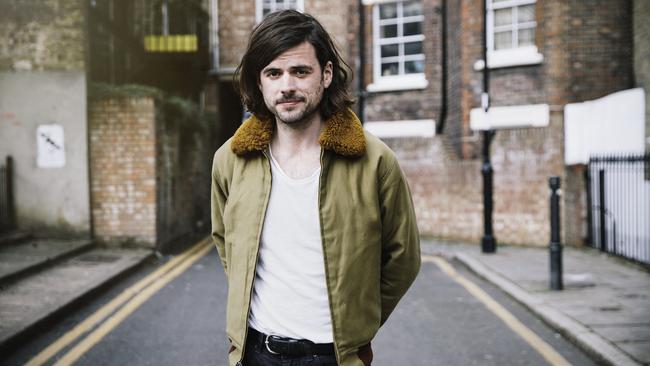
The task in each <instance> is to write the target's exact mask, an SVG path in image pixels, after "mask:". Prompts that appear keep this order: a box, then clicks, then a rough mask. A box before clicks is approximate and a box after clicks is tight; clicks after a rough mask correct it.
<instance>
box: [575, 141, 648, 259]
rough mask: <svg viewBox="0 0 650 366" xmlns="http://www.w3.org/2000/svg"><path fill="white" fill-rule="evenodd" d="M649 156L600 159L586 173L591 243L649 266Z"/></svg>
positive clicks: (606, 157)
mask: <svg viewBox="0 0 650 366" xmlns="http://www.w3.org/2000/svg"><path fill="white" fill-rule="evenodd" d="M649 169H650V154H646V155H625V156H597V157H592V158H591V159H589V168H588V170H587V183H588V186H589V189H588V192H587V199H588V205H589V207H590V209H589V211H588V215H589V218H588V223H589V233H588V242H589V244H590V245H591V246H593V247H594V248H597V249H600V250H601V251H605V252H609V253H612V254H616V255H619V256H622V257H625V258H629V259H632V260H635V261H639V262H641V263H645V264H650V180H648V179H647V177H648V176H650V175H649V174H648V170H649Z"/></svg>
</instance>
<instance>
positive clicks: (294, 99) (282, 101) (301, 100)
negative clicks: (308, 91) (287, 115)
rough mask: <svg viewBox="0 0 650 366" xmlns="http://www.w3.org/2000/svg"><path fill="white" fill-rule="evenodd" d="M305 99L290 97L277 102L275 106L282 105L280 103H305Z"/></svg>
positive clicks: (295, 96) (296, 96)
mask: <svg viewBox="0 0 650 366" xmlns="http://www.w3.org/2000/svg"><path fill="white" fill-rule="evenodd" d="M304 101H305V98H303V97H301V96H298V95H290V96H286V97H282V98H280V99H278V100H276V101H275V104H280V103H291V102H304Z"/></svg>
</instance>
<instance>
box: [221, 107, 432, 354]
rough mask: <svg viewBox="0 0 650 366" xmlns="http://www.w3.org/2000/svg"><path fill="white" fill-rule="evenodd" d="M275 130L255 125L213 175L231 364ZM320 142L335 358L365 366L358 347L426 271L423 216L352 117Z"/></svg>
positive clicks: (335, 124) (239, 344)
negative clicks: (225, 279)
mask: <svg viewBox="0 0 650 366" xmlns="http://www.w3.org/2000/svg"><path fill="white" fill-rule="evenodd" d="M273 131H274V124H273V123H272V122H270V121H262V120H260V119H257V118H256V117H255V116H253V117H251V118H249V119H248V120H246V121H245V122H244V123H243V124H242V126H241V127H240V128H239V129H238V130H237V132H236V133H235V135H234V136H233V137H232V138H231V139H230V140H229V141H228V142H226V143H225V144H224V145H223V146H222V147H221V148H220V149H219V150H218V151H217V152H216V154H215V156H214V162H213V166H212V237H213V239H214V242H215V244H216V247H217V250H218V252H219V257H220V258H221V262H222V264H223V267H224V269H225V272H226V276H227V277H228V305H227V310H226V311H227V317H226V318H227V320H226V324H227V325H226V328H227V334H228V338H229V340H230V342H231V343H232V345H233V346H234V347H233V348H234V349H233V351H232V352H231V353H230V356H229V359H230V365H236V364H238V362H239V361H240V360H241V358H242V357H243V354H242V350H243V349H244V340H245V339H246V333H247V329H248V315H249V309H250V301H251V294H252V291H253V280H254V278H255V269H256V266H257V259H258V251H259V243H260V235H261V232H262V224H263V222H264V215H265V211H266V207H267V203H268V201H269V195H270V192H271V166H270V162H269V158H268V146H269V143H270V141H271V136H272V134H273ZM319 143H320V144H321V146H322V149H321V173H320V181H319V194H318V205H319V216H320V225H321V238H322V243H323V254H324V259H325V276H326V281H327V289H328V295H329V301H330V311H331V315H332V328H333V331H334V344H335V349H336V356H337V359H338V362H339V364H340V365H342V366H362V365H363V364H362V362H361V360H360V359H359V357H358V356H357V352H358V350H359V348H360V347H361V346H363V345H366V344H368V343H369V342H370V341H371V340H372V339H373V337H374V336H375V334H376V333H377V330H378V329H379V327H380V325H381V324H383V323H384V322H385V321H386V319H387V318H388V316H389V315H390V313H391V312H392V311H393V309H394V308H395V306H396V305H397V302H398V301H399V300H400V298H401V297H402V296H403V295H404V293H405V292H406V290H407V289H408V287H409V286H410V285H411V283H412V282H413V280H414V279H415V276H416V274H417V272H418V270H419V268H420V246H419V235H418V228H417V225H416V220H415V212H414V210H413V203H412V201H411V195H410V192H409V187H408V185H407V183H406V180H405V178H404V175H403V173H402V171H401V169H400V168H399V166H398V164H397V160H396V158H395V156H394V154H393V152H392V151H391V150H390V149H389V148H388V147H387V146H386V145H385V144H384V143H383V142H381V141H380V140H379V139H377V138H376V137H374V136H372V135H370V134H368V133H367V132H364V130H363V127H362V126H361V123H360V122H359V120H358V119H357V117H356V116H355V115H354V113H353V112H352V111H350V110H346V111H344V112H341V113H339V114H337V115H334V116H333V117H331V118H330V119H328V120H327V121H326V122H325V126H324V128H323V132H322V133H321V136H320V139H319ZM287 225H288V227H287V229H288V230H290V225H291V223H287Z"/></svg>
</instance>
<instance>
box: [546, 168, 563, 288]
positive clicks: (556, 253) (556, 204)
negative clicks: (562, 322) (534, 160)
mask: <svg viewBox="0 0 650 366" xmlns="http://www.w3.org/2000/svg"><path fill="white" fill-rule="evenodd" d="M548 185H549V187H550V188H551V242H550V244H549V253H550V262H551V290H562V288H563V287H564V286H563V285H562V244H560V196H559V195H558V192H557V191H558V189H560V177H550V178H549V179H548Z"/></svg>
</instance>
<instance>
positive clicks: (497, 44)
mask: <svg viewBox="0 0 650 366" xmlns="http://www.w3.org/2000/svg"><path fill="white" fill-rule="evenodd" d="M506 48H512V32H511V31H507V32H499V33H495V34H494V49H495V50H503V49H506Z"/></svg>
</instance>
